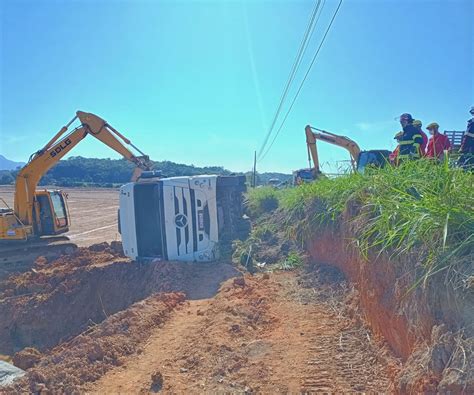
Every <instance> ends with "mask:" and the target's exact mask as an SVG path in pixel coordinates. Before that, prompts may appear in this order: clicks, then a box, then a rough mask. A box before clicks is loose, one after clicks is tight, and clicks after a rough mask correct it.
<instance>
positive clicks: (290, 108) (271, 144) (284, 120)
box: [260, 0, 342, 160]
mask: <svg viewBox="0 0 474 395" xmlns="http://www.w3.org/2000/svg"><path fill="white" fill-rule="evenodd" d="M341 4H342V0H340V1H339V4H338V6H337V8H336V11H335V12H334V15H333V16H332V18H331V22H330V23H329V25H328V27H327V29H326V32H325V33H324V36H323V38H322V40H321V43H320V44H319V47H318V49H317V50H316V53H315V54H314V56H313V59H312V60H311V63H310V64H309V67H308V70H307V71H306V74H305V75H304V77H303V80H302V81H301V83H300V86H299V88H298V90H297V91H296V94H295V97H294V98H293V101H292V102H291V104H290V107H289V108H288V111H287V112H286V114H285V117H284V118H283V121H282V123H281V125H280V127H279V128H278V130H277V132H276V134H275V137H274V138H273V140H272V142H271V143H270V145H269V147H268V149H267V150H266V151H265V153H264V154H263V156H261V157H260V160H263V158H265V156H266V155H267V154H268V151H270V149H271V148H272V146H273V143H274V142H275V140H276V139H277V137H278V135H279V134H280V131H281V130H282V129H283V126H284V124H285V122H286V119H287V118H288V115H290V112H291V110H292V109H293V105H294V104H295V102H296V99H297V98H298V96H299V94H300V92H301V89H302V88H303V85H304V83H305V81H306V79H307V78H308V75H309V73H310V71H311V68H312V67H313V65H314V62H315V61H316V58H317V57H318V54H319V51H320V50H321V48H322V46H323V44H324V41H325V40H326V36H327V35H328V33H329V30H330V29H331V26H332V24H333V22H334V20H335V19H336V16H337V13H338V12H339V8H341Z"/></svg>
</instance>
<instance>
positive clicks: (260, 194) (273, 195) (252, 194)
mask: <svg viewBox="0 0 474 395" xmlns="http://www.w3.org/2000/svg"><path fill="white" fill-rule="evenodd" d="M279 195H280V193H279V191H278V190H276V189H275V188H272V187H268V186H267V187H261V188H253V189H250V190H249V192H248V195H247V201H246V206H247V212H248V213H249V215H250V216H251V217H253V218H256V217H259V216H261V215H262V214H265V213H269V212H271V211H273V210H275V209H276V208H277V207H278V197H279Z"/></svg>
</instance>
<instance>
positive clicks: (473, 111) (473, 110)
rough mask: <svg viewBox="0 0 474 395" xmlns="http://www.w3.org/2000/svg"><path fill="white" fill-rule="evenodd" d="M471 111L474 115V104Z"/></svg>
mask: <svg viewBox="0 0 474 395" xmlns="http://www.w3.org/2000/svg"><path fill="white" fill-rule="evenodd" d="M469 112H470V113H471V114H472V115H474V106H472V107H471V109H470V110H469Z"/></svg>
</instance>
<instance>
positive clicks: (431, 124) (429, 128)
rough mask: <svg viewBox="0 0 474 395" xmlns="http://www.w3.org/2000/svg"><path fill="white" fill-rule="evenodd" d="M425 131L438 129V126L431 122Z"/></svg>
mask: <svg viewBox="0 0 474 395" xmlns="http://www.w3.org/2000/svg"><path fill="white" fill-rule="evenodd" d="M426 129H428V130H431V129H439V125H438V124H437V123H436V122H431V123H430V124H429V125H428V126H427V127H426Z"/></svg>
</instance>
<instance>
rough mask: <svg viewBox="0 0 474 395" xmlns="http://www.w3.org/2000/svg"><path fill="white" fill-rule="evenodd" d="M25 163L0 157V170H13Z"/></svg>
mask: <svg viewBox="0 0 474 395" xmlns="http://www.w3.org/2000/svg"><path fill="white" fill-rule="evenodd" d="M24 164H25V162H15V161H13V160H10V159H7V158H5V157H4V156H3V155H0V170H15V169H16V168H17V167H22V166H23V165H24Z"/></svg>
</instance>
